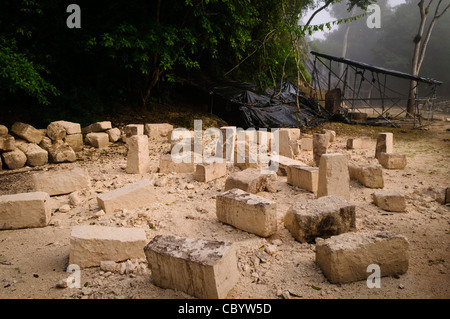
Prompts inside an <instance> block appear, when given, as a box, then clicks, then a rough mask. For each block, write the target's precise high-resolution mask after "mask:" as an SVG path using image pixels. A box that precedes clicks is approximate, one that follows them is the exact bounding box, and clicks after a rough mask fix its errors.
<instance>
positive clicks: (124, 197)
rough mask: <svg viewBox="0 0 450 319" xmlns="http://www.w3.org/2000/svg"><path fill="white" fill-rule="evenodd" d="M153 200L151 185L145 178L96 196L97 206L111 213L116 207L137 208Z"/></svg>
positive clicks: (153, 194) (154, 198) (154, 196)
mask: <svg viewBox="0 0 450 319" xmlns="http://www.w3.org/2000/svg"><path fill="white" fill-rule="evenodd" d="M155 200H156V195H155V193H154V192H153V185H152V183H151V182H150V181H149V180H147V179H141V180H140V181H137V182H135V183H131V184H128V185H126V186H124V187H122V188H118V189H115V190H113V191H110V192H108V193H104V194H101V195H99V196H97V202H98V206H99V207H100V208H101V209H103V211H104V212H105V213H112V212H114V211H115V210H118V209H133V208H139V207H142V206H146V205H149V204H151V203H154V202H155Z"/></svg>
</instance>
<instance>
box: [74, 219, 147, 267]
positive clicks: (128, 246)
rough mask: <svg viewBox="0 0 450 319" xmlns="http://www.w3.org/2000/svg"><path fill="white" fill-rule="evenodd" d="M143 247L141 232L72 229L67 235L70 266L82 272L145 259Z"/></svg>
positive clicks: (78, 227) (143, 235)
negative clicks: (74, 266)
mask: <svg viewBox="0 0 450 319" xmlns="http://www.w3.org/2000/svg"><path fill="white" fill-rule="evenodd" d="M146 244H147V237H146V235H145V231H144V229H142V228H131V227H107V226H91V225H83V226H74V227H73V228H72V233H71V234H70V253H69V264H76V265H78V266H79V267H80V268H81V269H83V268H87V267H94V266H100V263H101V262H102V261H116V262H119V261H124V260H127V259H136V258H144V257H145V254H144V247H145V245H146Z"/></svg>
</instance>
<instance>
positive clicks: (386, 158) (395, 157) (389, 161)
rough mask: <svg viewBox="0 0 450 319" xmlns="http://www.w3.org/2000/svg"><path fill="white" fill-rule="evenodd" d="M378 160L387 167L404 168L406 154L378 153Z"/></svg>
mask: <svg viewBox="0 0 450 319" xmlns="http://www.w3.org/2000/svg"><path fill="white" fill-rule="evenodd" d="M378 162H379V163H380V164H381V166H383V167H384V168H387V169H404V168H405V167H406V164H407V160H406V155H403V154H398V153H384V152H382V153H380V155H379V156H378Z"/></svg>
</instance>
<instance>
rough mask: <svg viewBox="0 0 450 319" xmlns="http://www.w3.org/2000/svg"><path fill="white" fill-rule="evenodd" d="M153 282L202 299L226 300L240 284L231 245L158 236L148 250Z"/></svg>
mask: <svg viewBox="0 0 450 319" xmlns="http://www.w3.org/2000/svg"><path fill="white" fill-rule="evenodd" d="M144 252H145V255H146V257H147V261H148V265H149V268H150V269H151V273H152V279H153V282H154V283H155V284H156V285H157V286H159V287H161V288H165V289H167V288H168V289H175V290H180V291H183V292H185V293H187V294H189V295H191V296H194V297H196V298H201V299H224V298H226V297H227V295H228V293H229V291H230V290H231V289H232V288H233V287H234V286H235V284H236V283H237V281H238V280H239V272H238V269H237V259H236V252H235V250H234V247H233V246H232V244H231V243H227V242H221V241H214V240H203V239H195V238H184V237H177V236H168V235H157V236H155V237H154V238H153V239H152V240H151V241H150V242H149V243H148V245H147V246H145V248H144Z"/></svg>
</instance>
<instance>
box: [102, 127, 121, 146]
mask: <svg viewBox="0 0 450 319" xmlns="http://www.w3.org/2000/svg"><path fill="white" fill-rule="evenodd" d="M106 134H108V137H109V141H110V142H111V143H115V142H117V141H118V140H120V137H121V135H122V132H121V131H120V129H118V128H117V127H114V128H112V129H109V130H107V131H106ZM125 137H126V135H125Z"/></svg>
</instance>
